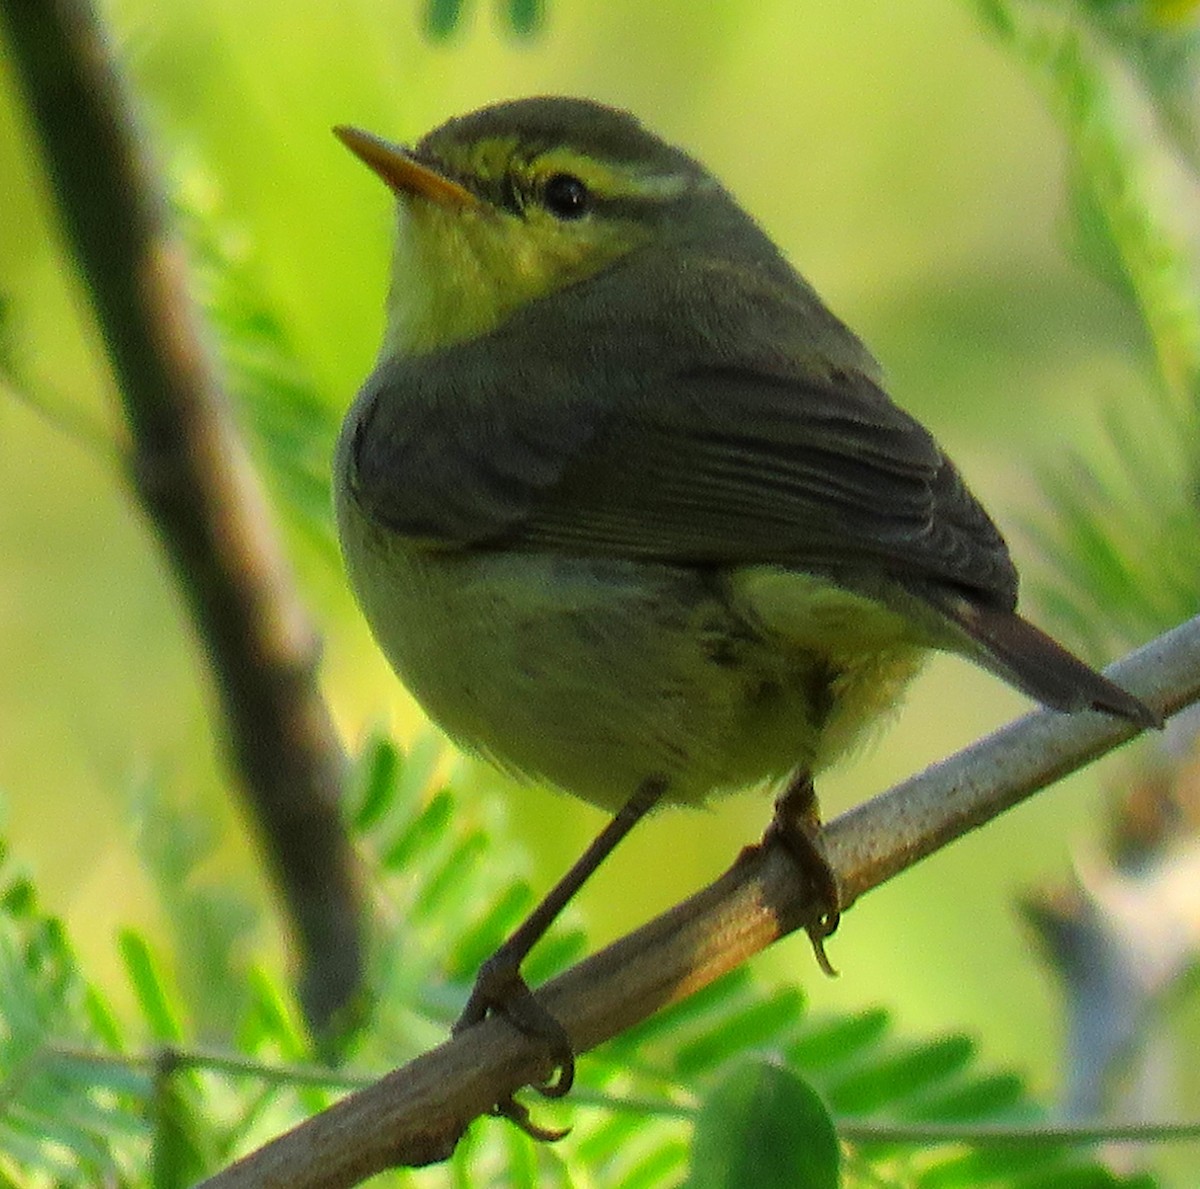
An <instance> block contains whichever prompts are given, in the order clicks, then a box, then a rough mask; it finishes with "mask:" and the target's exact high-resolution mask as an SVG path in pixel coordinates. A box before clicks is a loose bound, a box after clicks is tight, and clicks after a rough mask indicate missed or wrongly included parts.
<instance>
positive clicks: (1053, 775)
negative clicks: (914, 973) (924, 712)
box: [205, 617, 1200, 1189]
mask: <svg viewBox="0 0 1200 1189" xmlns="http://www.w3.org/2000/svg"><path fill="white" fill-rule="evenodd" d="M1108 675H1109V676H1110V677H1112V678H1113V679H1114V680H1115V681H1117V682H1119V684H1121V685H1122V686H1124V687H1125V688H1126V689H1128V690H1130V692H1132V693H1134V694H1137V695H1138V696H1139V697H1141V698H1143V699H1144V700H1145V701H1146V702H1147V703H1148V704H1149V705H1150V706H1151V707H1153V708H1154V709H1156V710H1159V711H1161V712H1162V713H1163V714H1164V716H1165V715H1169V714H1173V713H1174V712H1175V711H1177V710H1179V709H1180V708H1181V707H1183V706H1185V705H1188V704H1190V703H1192V702H1194V701H1197V700H1200V617H1197V618H1195V619H1192V620H1189V621H1188V622H1187V623H1185V624H1183V625H1182V626H1181V627H1178V628H1176V629H1174V630H1173V631H1171V632H1168V633H1167V634H1166V635H1164V636H1161V637H1159V638H1158V639H1157V640H1155V641H1153V642H1152V643H1151V644H1148V645H1146V646H1145V647H1144V648H1142V649H1140V650H1139V651H1138V652H1136V653H1134V654H1132V655H1131V656H1130V657H1128V658H1127V659H1126V660H1124V661H1122V662H1121V663H1120V664H1118V665H1114V666H1112V667H1111V668H1110V669H1109V670H1108ZM1134 733H1135V728H1133V727H1131V726H1130V725H1129V724H1128V723H1127V722H1124V721H1123V720H1118V719H1113V718H1109V717H1106V716H1104V715H1101V714H1095V713H1086V714H1075V715H1063V714H1055V713H1053V712H1051V711H1038V712H1035V713H1033V714H1029V715H1027V716H1026V717H1024V718H1022V719H1019V720H1018V721H1017V722H1014V723H1012V724H1011V725H1010V726H1008V727H1005V728H1004V729H1003V730H1000V731H997V732H996V733H995V734H994V735H991V736H989V737H988V738H986V739H984V740H982V741H981V742H979V743H976V744H975V745H974V746H972V747H970V748H968V749H967V750H965V751H963V752H960V753H959V754H958V755H956V756H953V757H951V758H950V759H948V760H945V761H944V762H942V763H940V764H937V765H935V766H934V767H932V768H929V769H927V770H926V771H925V772H923V773H921V774H920V775H919V776H915V777H913V778H912V779H910V780H907V781H905V782H904V783H903V784H900V785H897V786H896V787H895V788H893V789H891V790H890V791H888V792H886V793H883V794H881V795H880V796H878V797H875V798H874V799H873V800H871V801H868V802H866V803H865V804H863V805H860V806H858V807H857V808H856V809H853V810H851V811H850V812H849V813H846V814H843V815H842V816H841V817H839V818H837V819H836V820H835V821H833V822H831V823H830V824H829V825H828V826H827V827H826V830H825V835H824V837H825V842H826V846H827V848H828V856H829V860H830V862H831V863H832V865H833V868H834V870H835V871H836V872H837V874H838V878H839V881H840V882H841V885H842V889H843V895H844V902H845V903H846V904H851V903H853V902H854V901H855V900H856V899H858V897H860V896H862V895H863V894H864V893H866V892H868V891H870V890H871V889H872V888H874V887H878V886H879V885H880V884H882V883H883V882H885V881H886V880H888V879H890V878H891V877H892V876H893V875H896V874H897V873H898V872H900V871H902V870H904V869H905V868H906V867H910V866H911V865H912V864H914V863H916V862H917V861H919V860H920V859H922V858H924V857H925V856H926V855H929V854H931V853H932V852H934V851H936V850H937V849H939V848H940V847H942V846H945V845H946V844H947V843H948V842H951V841H953V840H954V839H955V838H958V837H960V836H961V835H963V834H966V833H967V832H968V831H970V830H973V829H975V828H976V827H978V826H980V825H983V823H984V822H986V821H988V820H990V819H991V818H993V817H995V816H997V815H998V814H1000V813H1002V812H1004V811H1005V810H1006V809H1010V808H1012V807H1013V806H1014V805H1016V804H1018V803H1019V802H1021V801H1023V800H1024V799H1025V798H1027V797H1029V796H1030V795H1032V794H1033V793H1035V792H1037V791H1038V790H1039V789H1041V788H1044V787H1045V786H1046V785H1048V784H1050V783H1052V782H1053V781H1055V780H1057V779H1059V778H1060V777H1062V776H1065V775H1066V774H1067V773H1069V772H1071V771H1074V770H1075V769H1077V768H1080V767H1082V766H1083V765H1085V764H1087V763H1089V762H1090V761H1092V760H1094V759H1096V758H1098V757H1099V756H1101V755H1104V754H1105V753H1106V752H1109V751H1111V750H1112V749H1113V748H1115V747H1117V746H1119V745H1120V744H1122V743H1124V742H1125V741H1126V740H1128V739H1129V738H1131V737H1132V735H1133V734H1134ZM811 907H812V906H811V905H810V904H809V903H808V897H807V894H806V891H805V889H804V888H803V887H801V886H800V885H799V883H798V881H797V880H796V878H795V872H794V868H793V866H792V864H791V863H790V862H789V861H788V860H787V859H786V858H784V857H783V856H782V855H781V854H780V853H779V850H778V848H770V849H767V850H763V849H760V848H752V849H750V850H747V851H745V852H744V853H743V854H742V856H741V857H740V858H739V859H738V860H737V862H735V863H734V865H733V866H732V867H731V868H730V869H729V870H728V871H727V872H726V873H725V874H724V875H723V876H721V878H720V879H718V880H717V881H716V882H715V883H713V884H711V885H709V887H707V888H705V889H704V890H703V891H702V892H700V893H698V894H697V895H695V896H693V897H692V898H691V899H690V900H687V901H685V902H684V903H682V904H680V905H678V906H677V907H675V908H674V909H672V910H671V911H670V912H667V913H665V914H664V915H663V916H661V917H658V918H657V919H656V920H654V921H651V922H650V923H649V924H648V925H645V926H643V927H642V928H641V929H639V930H637V931H636V932H635V933H632V934H630V935H629V936H628V937H625V938H623V939H621V940H620V941H618V942H616V943H615V944H613V945H611V946H609V947H608V948H607V949H605V950H603V951H602V952H600V953H599V954H596V955H595V956H594V957H592V958H590V959H588V960H587V961H585V962H582V963H580V964H579V965H578V966H575V967H573V968H572V969H571V970H568V971H567V972H566V973H565V974H562V975H560V976H559V977H558V978H556V979H554V980H553V981H552V982H550V983H548V984H546V986H545V987H543V988H542V989H541V990H540V991H539V993H538V995H539V998H540V999H541V1001H542V1003H543V1004H544V1005H545V1006H546V1008H548V1009H549V1010H550V1011H551V1012H552V1013H553V1014H554V1015H555V1016H556V1017H557V1018H558V1019H559V1020H560V1021H562V1023H563V1024H564V1025H565V1026H566V1029H567V1031H568V1033H569V1034H570V1036H571V1040H572V1042H573V1044H574V1045H575V1048H576V1050H577V1051H579V1052H583V1051H586V1050H588V1049H591V1048H594V1047H595V1046H596V1045H598V1044H600V1043H602V1042H603V1041H605V1040H607V1039H609V1038H610V1037H612V1036H615V1035H616V1034H617V1033H619V1032H621V1031H622V1030H624V1029H626V1028H629V1027H631V1026H632V1025H634V1024H636V1023H638V1022H640V1021H641V1020H644V1019H646V1018H647V1017H648V1016H650V1015H651V1014H653V1012H655V1011H656V1010H657V1009H658V1008H660V1007H663V1006H665V1005H666V1004H668V1003H673V1002H675V1001H677V1000H679V999H682V998H684V997H685V996H687V995H689V994H691V993H692V992H694V991H697V990H699V989H700V988H701V987H704V986H706V985H707V984H708V983H710V982H712V981H713V980H714V979H716V978H718V977H719V976H720V975H722V974H724V973H725V972H726V971H728V970H730V969H732V968H733V967H734V966H737V965H738V964H740V963H741V962H743V961H744V960H745V959H746V958H748V957H749V956H750V955H752V954H754V953H757V952H758V951H759V950H761V949H764V948H765V947H766V946H768V945H770V944H771V943H772V942H773V941H775V940H777V939H778V938H780V937H782V936H784V935H785V934H787V933H790V932H792V931H793V930H795V929H796V928H798V927H799V926H800V925H802V924H803V923H804V922H805V921H806V920H808V919H809V917H810V910H811ZM550 1064H551V1063H550V1061H549V1060H548V1059H547V1058H546V1056H545V1054H544V1053H543V1052H541V1051H540V1050H539V1047H538V1046H537V1044H536V1043H535V1042H532V1041H530V1040H528V1039H527V1038H525V1037H523V1036H521V1035H520V1034H518V1033H517V1032H515V1031H514V1030H513V1029H512V1028H511V1027H509V1025H508V1024H507V1023H505V1022H504V1021H503V1020H498V1019H488V1020H485V1021H484V1022H483V1023H482V1024H479V1025H477V1026H476V1027H474V1028H471V1029H470V1030H469V1031H467V1032H465V1033H463V1034H461V1035H459V1036H457V1037H455V1038H454V1039H452V1040H449V1041H447V1042H446V1043H445V1044H443V1045H441V1046H439V1047H438V1048H437V1049H434V1050H433V1051H431V1052H429V1053H426V1054H424V1055H423V1056H421V1057H418V1058H417V1059H416V1060H415V1061H412V1062H410V1063H409V1064H408V1065H406V1066H405V1067H404V1068H402V1069H398V1070H396V1071H394V1072H393V1073H391V1074H388V1075H387V1076H386V1077H385V1078H383V1079H382V1080H380V1081H379V1082H376V1083H375V1084H374V1085H372V1086H369V1087H367V1088H366V1089H365V1090H361V1091H359V1092H358V1093H355V1094H351V1095H349V1096H348V1097H347V1098H344V1099H342V1100H341V1101H340V1102H338V1103H336V1104H335V1105H334V1106H332V1107H330V1108H329V1109H328V1110H326V1111H324V1112H322V1113H321V1114H320V1115H317V1116H315V1117H313V1118H312V1119H309V1120H308V1121H307V1122H305V1123H302V1124H301V1125H300V1126H298V1127H296V1128H295V1129H294V1130H292V1131H290V1132H288V1133H287V1134H286V1135H284V1136H281V1137H280V1138H279V1139H277V1140H274V1141H273V1142H272V1143H270V1144H268V1145H266V1147H264V1148H261V1149H259V1150H258V1151H257V1152H254V1153H252V1154H251V1155H249V1156H246V1157H245V1158H243V1159H242V1160H240V1161H239V1162H238V1163H236V1164H234V1165H233V1166H231V1167H230V1168H228V1169H227V1170H226V1171H225V1172H223V1173H221V1174H219V1175H217V1176H215V1177H213V1178H211V1179H210V1180H209V1181H207V1182H205V1185H206V1186H207V1189H243V1187H245V1189H249V1187H250V1186H255V1187H259V1186H274V1185H278V1186H283V1185H287V1186H292V1187H294V1189H318V1187H320V1189H339V1187H344V1186H350V1185H354V1184H356V1183H357V1182H358V1181H360V1180H362V1179H364V1178H366V1177H367V1176H370V1175H372V1174H374V1173H377V1172H381V1171H383V1170H384V1169H386V1168H389V1167H392V1166H395V1165H409V1166H411V1165H420V1164H427V1163H432V1162H434V1161H438V1160H444V1159H446V1158H447V1157H448V1156H449V1155H450V1153H451V1152H452V1151H453V1150H454V1146H455V1144H456V1143H457V1142H458V1140H459V1138H460V1137H461V1135H462V1133H463V1132H464V1131H465V1129H466V1127H467V1126H468V1124H469V1123H470V1122H471V1121H472V1120H473V1119H475V1118H477V1117H478V1116H479V1115H481V1114H484V1113H485V1112H486V1111H487V1110H488V1109H489V1107H490V1106H491V1104H492V1103H494V1102H497V1101H501V1100H503V1099H504V1098H505V1097H506V1096H507V1095H508V1094H510V1093H511V1092H512V1091H513V1090H514V1089H515V1088H516V1087H519V1086H522V1085H525V1084H528V1083H531V1082H537V1081H539V1080H540V1079H543V1078H545V1077H546V1076H547V1075H548V1074H549V1073H550V1072H551V1070H550Z"/></svg>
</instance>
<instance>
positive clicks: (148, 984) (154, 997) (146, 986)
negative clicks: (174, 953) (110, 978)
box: [117, 929, 183, 1044]
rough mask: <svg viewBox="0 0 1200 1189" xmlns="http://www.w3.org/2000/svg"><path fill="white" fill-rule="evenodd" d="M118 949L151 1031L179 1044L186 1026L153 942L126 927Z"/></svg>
mask: <svg viewBox="0 0 1200 1189" xmlns="http://www.w3.org/2000/svg"><path fill="white" fill-rule="evenodd" d="M117 949H118V951H119V952H120V955H121V961H122V962H123V963H124V965H125V973H126V974H127V975H128V976H129V983H130V986H131V987H132V988H133V993H134V995H135V996H136V998H137V1001H138V1006H139V1007H140V1008H141V1011H142V1018H143V1019H144V1020H145V1021H146V1026H147V1027H148V1028H149V1030H150V1034H151V1035H152V1036H153V1037H154V1038H155V1039H156V1040H159V1041H165V1042H167V1043H169V1044H178V1043H179V1042H180V1041H182V1039H183V1027H182V1025H181V1024H180V1022H179V1018H178V1016H177V1015H176V1013H175V1010H174V1008H173V1007H172V996H171V995H170V993H169V992H168V990H167V986H166V981H165V979H164V977H163V973H162V970H161V969H160V967H159V964H158V961H157V959H156V958H155V957H154V955H153V954H152V953H151V951H150V946H149V943H148V942H147V941H146V939H145V938H144V937H143V936H142V935H141V934H140V933H137V932H135V931H134V930H132V929H123V930H122V931H121V934H120V936H119V937H118V940H117Z"/></svg>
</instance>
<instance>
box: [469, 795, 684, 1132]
mask: <svg viewBox="0 0 1200 1189" xmlns="http://www.w3.org/2000/svg"><path fill="white" fill-rule="evenodd" d="M666 787H667V785H666V781H664V780H661V779H658V778H653V779H650V780H647V781H645V782H644V783H643V784H642V785H641V786H640V787H639V788H638V789H637V791H636V792H635V793H634V794H633V796H632V797H630V799H629V800H628V801H626V802H625V804H624V805H622V806H621V808H620V809H619V810H618V812H617V814H616V816H615V817H614V818H613V819H612V821H611V822H609V823H608V825H606V826H605V827H604V829H603V830H601V831H600V833H599V834H598V835H597V836H596V838H595V840H594V841H593V842H592V844H591V846H589V847H588V848H587V850H586V851H584V852H583V854H582V855H581V856H580V858H579V859H578V860H577V861H576V863H575V864H574V865H573V866H572V867H571V869H570V870H569V871H568V872H567V873H566V875H564V876H563V877H562V879H560V880H559V881H558V883H556V884H555V885H554V887H553V888H551V889H550V891H549V892H548V893H547V894H546V897H545V898H544V899H543V900H542V902H541V903H540V904H538V906H537V907H536V908H535V909H534V910H533V911H532V912H531V913H530V914H529V915H528V916H527V917H526V918H525V920H524V921H522V922H521V924H520V925H519V926H518V927H517V929H516V931H515V932H514V933H513V934H512V935H511V936H510V937H509V938H508V940H507V941H506V942H505V943H504V944H503V945H502V946H501V947H500V948H499V949H498V950H497V951H496V952H495V953H494V954H493V955H492V956H491V957H490V958H489V959H488V960H487V961H486V962H485V963H484V964H483V966H482V967H480V970H479V974H478V975H477V976H476V978H475V986H474V987H473V988H472V990H471V995H470V998H469V999H468V1000H467V1005H466V1007H465V1008H463V1012H462V1015H460V1016H459V1017H458V1020H457V1021H456V1022H455V1024H454V1027H453V1032H454V1033H455V1035H457V1034H458V1033H459V1032H462V1031H463V1030H464V1029H467V1028H470V1027H471V1025H472V1024H478V1023H479V1022H480V1020H482V1019H483V1018H484V1017H485V1016H487V1015H488V1014H489V1013H491V1012H498V1013H499V1014H500V1015H502V1016H504V1017H505V1018H506V1019H507V1020H508V1021H509V1022H510V1023H511V1024H513V1025H514V1026H515V1027H516V1028H518V1029H519V1030H520V1031H521V1032H524V1033H525V1034H526V1035H527V1036H535V1037H539V1038H541V1039H543V1040H545V1041H546V1043H547V1045H548V1046H549V1049H550V1053H551V1056H553V1058H554V1060H555V1062H556V1063H557V1066H558V1076H557V1077H556V1078H554V1079H553V1080H552V1081H550V1082H549V1083H548V1084H547V1085H544V1086H539V1087H537V1089H538V1092H539V1093H541V1094H542V1095H544V1096H545V1097H547V1098H561V1097H562V1096H563V1095H564V1094H566V1093H567V1092H568V1091H569V1090H570V1089H571V1083H572V1082H573V1081H574V1078H575V1053H574V1050H573V1049H572V1048H571V1038H570V1037H569V1036H568V1035H567V1032H566V1029H565V1028H563V1026H562V1024H560V1023H559V1022H558V1020H556V1019H555V1018H554V1017H553V1016H552V1015H551V1014H550V1013H549V1012H548V1011H547V1010H546V1009H545V1008H544V1007H542V1005H541V1004H540V1003H538V1001H537V1000H536V999H535V998H534V996H533V992H532V991H531V990H530V989H529V984H528V983H526V981H525V979H524V978H523V977H522V975H521V963H522V962H524V961H525V958H526V956H527V955H528V954H529V951H530V950H531V949H533V947H534V946H535V945H536V944H537V943H538V941H540V940H541V938H542V936H543V935H544V934H545V932H546V930H547V929H549V928H550V925H551V924H552V923H553V922H554V919H555V917H557V916H558V914H559V913H560V912H562V910H563V909H564V908H565V907H566V905H567V903H568V901H569V900H570V899H571V897H572V896H574V895H575V893H576V892H578V891H579V889H580V888H581V887H582V886H583V884H584V883H585V882H586V881H587V879H588V877H589V876H590V875H591V874H592V872H593V871H595V870H596V868H597V867H599V866H600V864H601V863H602V862H604V860H605V859H606V858H607V857H608V855H609V854H610V853H611V852H612V851H613V850H614V849H615V847H616V846H617V844H618V843H619V842H620V841H621V839H622V838H624V837H625V835H626V834H628V833H629V831H630V830H632V829H633V827H634V826H635V825H637V823H638V822H639V821H641V819H642V818H643V817H644V816H645V815H646V814H647V813H648V812H649V811H650V810H651V809H652V808H653V807H654V805H655V804H656V803H657V802H658V801H659V799H660V798H661V797H662V795H663V793H664V792H665V791H666ZM495 1111H496V1113H497V1114H502V1115H505V1116H506V1117H507V1118H510V1119H512V1120H513V1122H515V1123H517V1125H518V1126H520V1127H521V1128H522V1129H523V1130H526V1131H528V1132H529V1133H530V1134H531V1135H534V1136H535V1138H538V1139H549V1138H555V1137H554V1135H553V1133H547V1132H543V1131H541V1129H539V1128H536V1127H535V1126H534V1125H533V1124H531V1123H530V1122H529V1120H528V1112H526V1111H525V1110H524V1108H522V1107H520V1106H519V1105H518V1104H517V1103H515V1102H513V1100H512V1099H511V1098H509V1099H507V1100H506V1101H505V1102H501V1103H499V1104H498V1105H497V1106H496V1108H495Z"/></svg>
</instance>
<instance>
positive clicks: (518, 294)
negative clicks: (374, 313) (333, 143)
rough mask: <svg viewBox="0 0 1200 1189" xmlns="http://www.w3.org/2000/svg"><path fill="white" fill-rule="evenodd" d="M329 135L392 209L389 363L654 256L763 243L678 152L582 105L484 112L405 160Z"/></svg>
mask: <svg viewBox="0 0 1200 1189" xmlns="http://www.w3.org/2000/svg"><path fill="white" fill-rule="evenodd" d="M336 132H337V134H338V136H339V137H340V138H341V140H342V141H343V142H344V143H345V144H346V145H347V146H348V147H349V148H350V149H351V150H352V151H353V152H354V153H355V154H356V155H357V156H358V157H360V158H361V159H362V160H363V161H364V162H366V164H367V165H369V166H370V167H371V169H373V170H374V171H375V173H377V174H378V175H379V176H380V177H381V178H382V179H383V180H384V181H385V182H386V183H387V184H388V185H389V186H390V187H391V189H392V190H393V191H394V192H395V194H396V196H397V198H398V200H399V208H400V219H399V231H398V234H397V242H396V249H395V259H394V266H393V276H392V289H391V294H390V296H389V300H388V331H387V335H386V338H385V342H384V348H383V349H384V352H385V354H419V353H423V352H426V351H430V350H436V349H438V348H440V347H443V346H446V345H449V344H451V343H454V342H458V341H462V340H464V339H470V338H473V337H475V336H477V335H480V334H484V333H487V331H489V330H490V329H491V328H492V327H494V326H496V325H497V324H499V323H500V322H501V321H502V320H503V319H504V318H505V317H506V316H507V315H509V314H510V313H511V312H513V311H514V310H516V309H518V308H520V307H521V306H523V305H525V304H527V303H529V302H531V301H535V300H538V299H541V298H544V297H548V296H550V295H551V294H553V293H556V292H558V291H559V290H561V289H563V288H565V287H566V286H569V285H572V284H575V283H577V282H579V281H582V280H585V279H587V278H588V277H591V276H594V275H595V274H597V273H599V272H601V271H602V270H604V269H606V268H608V267H610V266H611V265H613V264H614V263H616V262H617V261H619V260H621V259H623V258H625V257H627V256H629V255H630V254H631V253H634V252H637V251H639V250H640V249H644V248H645V247H647V246H648V245H651V244H664V245H667V246H670V247H674V248H681V247H684V246H685V245H687V244H689V243H695V242H697V241H698V240H705V239H707V240H710V241H721V240H722V239H723V238H724V237H730V236H732V237H734V238H736V237H737V236H739V235H744V234H745V233H746V231H748V230H753V232H754V234H755V236H757V229H756V228H754V226H753V224H752V223H751V222H750V220H749V219H748V218H747V217H746V216H745V215H743V214H742V212H741V211H740V210H739V208H738V207H737V205H736V204H735V203H734V201H733V199H732V198H730V196H729V195H728V194H727V192H726V191H725V190H724V189H723V188H722V187H721V185H720V184H719V183H718V182H717V181H716V180H715V179H714V178H713V177H712V175H711V174H709V173H708V172H707V171H706V170H705V169H704V168H703V167H702V166H701V165H699V164H698V163H697V162H696V161H694V160H693V159H692V158H691V157H689V156H688V155H687V154H686V153H684V152H682V151H681V150H679V149H676V148H674V147H672V146H671V145H668V144H666V143H665V142H664V141H662V140H660V139H658V137H656V136H654V135H652V134H651V133H649V132H647V131H646V130H645V129H644V128H643V127H642V125H641V124H640V123H639V122H638V121H637V120H636V119H635V118H634V117H633V116H631V115H629V114H627V113H625V112H621V111H616V110H614V109H612V108H609V107H605V106H603V105H601V104H599V103H593V102H590V101H587V100H581V99H562V98H535V99H521V100H516V101H513V102H508V103H501V104H497V105H495V106H492V107H486V108H483V109H481V110H480V111H476V112H473V113H471V114H470V115H466V116H461V117H459V118H457V119H453V120H450V121H449V122H447V123H445V124H443V125H441V127H439V128H436V129H434V130H433V131H432V132H430V133H428V134H427V135H426V136H425V137H423V138H422V139H421V140H420V141H419V142H418V143H417V144H416V145H415V146H414V147H413V148H405V147H402V146H400V145H396V144H393V143H391V142H389V141H386V140H382V139H380V138H379V137H376V136H373V135H372V134H370V133H367V132H362V131H360V130H358V129H356V128H346V127H342V128H338V129H336Z"/></svg>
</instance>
